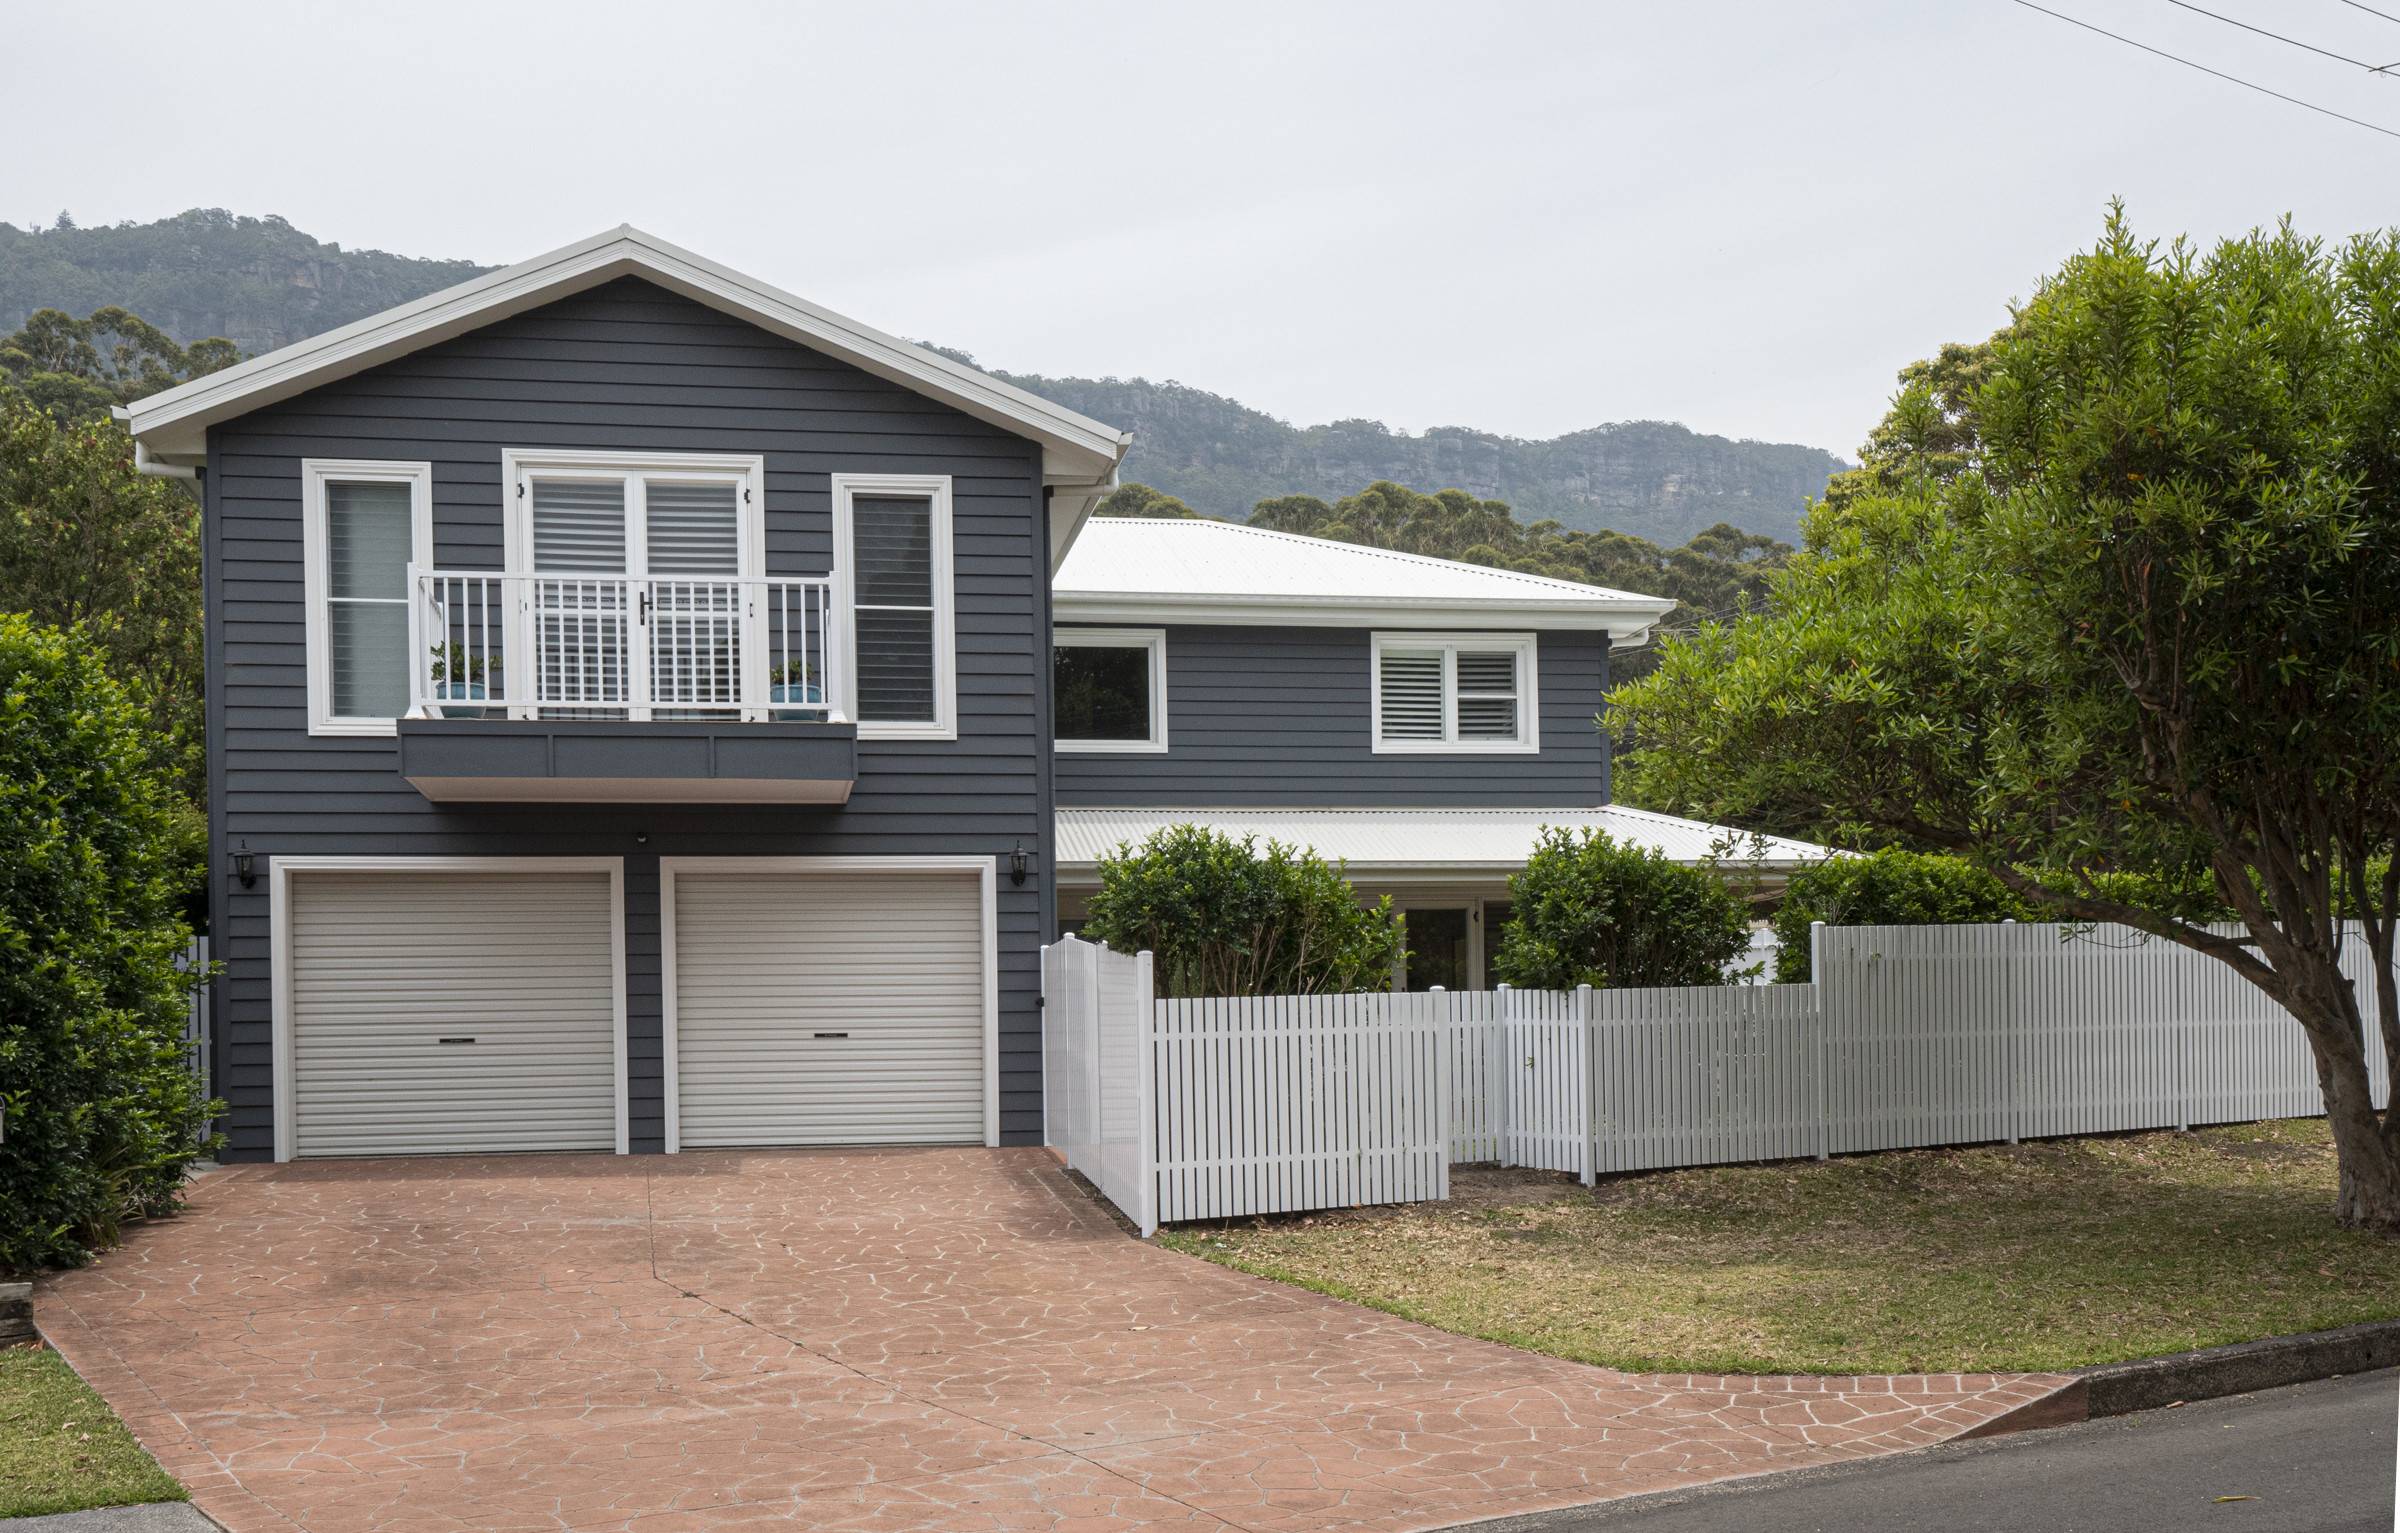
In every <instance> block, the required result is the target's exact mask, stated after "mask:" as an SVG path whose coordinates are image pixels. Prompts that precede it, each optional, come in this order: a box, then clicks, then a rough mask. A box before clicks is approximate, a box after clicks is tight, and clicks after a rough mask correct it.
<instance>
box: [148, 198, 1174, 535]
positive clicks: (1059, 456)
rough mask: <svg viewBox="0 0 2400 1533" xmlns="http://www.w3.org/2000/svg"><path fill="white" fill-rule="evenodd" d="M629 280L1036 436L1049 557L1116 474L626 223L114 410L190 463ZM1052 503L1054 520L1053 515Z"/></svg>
mask: <svg viewBox="0 0 2400 1533" xmlns="http://www.w3.org/2000/svg"><path fill="white" fill-rule="evenodd" d="M628 276H631V277H640V278H642V279H643V280H645V281H648V282H653V283H656V284H657V285H658V286H660V287H662V288H665V289H667V290H668V291H669V292H673V293H680V294H682V295H683V296H684V297H686V298H690V299H692V300H693V301H695V302H698V303H703V304H706V305H708V306H709V307H710V308H712V309H716V310H718V311H720V312H722V313H726V314H731V315H733V316H735V317H736V318H739V319H745V320H748V321H749V322H750V323H752V324H754V325H757V326H758V327H759V328H760V329H762V330H766V331H769V332H772V333H773V334H776V335H780V336H782V337H784V338H785V339H787V340H791V341H797V342H799V343H800V344H801V345H804V346H808V347H810V348H812V349H814V350H817V351H821V352H824V353H826V354H827V355H830V356H835V357H839V358H841V359H842V360H843V361H845V362H849V363H851V364H852V365H854V366H856V367H859V368H861V369H863V370H865V371H867V372H870V373H873V374H874V375H875V376H877V377H879V378H883V379H887V380H889V381H890V382H893V383H897V384H899V385H900V386H901V387H903V388H908V389H913V390H915V391H916V392H917V393H920V394H923V395H926V396H928V397H930V398H934V399H938V400H941V401H942V402H943V403H945V404H948V405H952V406H954V407H956V408H957V409H959V410H962V411H964V412H965V413H967V414H969V415H972V416H974V417H975V418H976V419H978V420H981V421H986V422H989V423H990V424H992V425H995V426H998V427H1001V428H1002V429H1004V430H1007V431H1011V432H1014V433H1015V434H1017V435H1019V436H1024V437H1029V438H1031V439H1033V440H1034V441H1037V442H1039V443H1041V444H1042V449H1043V452H1042V466H1043V478H1044V480H1045V481H1046V482H1047V483H1049V484H1051V485H1053V486H1055V487H1057V490H1056V493H1055V494H1054V496H1053V507H1054V515H1053V518H1052V544H1053V548H1052V555H1053V558H1052V563H1053V565H1055V564H1056V562H1057V559H1058V558H1059V557H1061V556H1063V554H1064V552H1065V548H1066V545H1067V544H1068V543H1070V542H1072V541H1073V537H1074V530H1075V528H1076V526H1077V525H1078V524H1079V523H1080V521H1081V519H1082V517H1083V515H1084V513H1085V512H1086V511H1088V510H1089V508H1090V505H1091V503H1092V502H1093V501H1094V500H1096V499H1097V498H1098V496H1099V495H1100V494H1102V493H1105V492H1106V490H1107V489H1108V487H1109V486H1110V485H1112V484H1113V483H1114V482H1115V477H1116V468H1117V464H1118V463H1119V462H1120V461H1121V460H1122V459H1123V458H1124V456H1125V451H1126V449H1127V447H1128V446H1130V445H1131V443H1132V440H1133V438H1132V436H1131V435H1130V434H1129V433H1127V432H1123V431H1119V430H1118V429H1117V428H1115V427H1114V426H1107V425H1103V424H1102V423H1100V422H1099V421H1096V420H1093V419H1092V418H1091V417H1089V416H1087V415H1079V414H1077V413H1076V412H1075V411H1073V410H1070V409H1067V408H1066V407H1065V406H1063V405H1057V404H1052V403H1051V402H1050V401H1049V400H1046V399H1043V398H1040V397H1039V396H1037V395H1033V394H1029V393H1027V392H1025V390H1023V389H1020V388H1018V387H1017V386H1016V385H1015V384H1012V383H1006V382H1003V381H1002V380H1000V379H998V378H994V377H992V376H991V375H990V374H988V373H982V372H978V371H977V370H975V369H974V368H972V367H968V366H966V365H965V364H963V363H959V362H953V361H952V360H950V359H949V358H948V357H945V356H943V355H941V354H940V353H939V352H935V351H931V350H928V349H927V348H925V347H923V346H918V345H913V344H911V343H910V342H908V341H904V340H901V339H900V338H898V337H897V336H892V335H887V334H885V333H884V332H883V331H880V330H877V329H875V328H873V327H872V326H869V325H863V324H861V323H859V322H858V321H857V320H854V319H848V318H845V317H844V316H842V315H839V314H836V313H834V312H833V311H832V310H830V309H823V308H819V307H818V306H817V305H815V304H813V303H810V302H809V301H808V300H806V299H804V298H799V297H795V296H794V295H792V294H790V293H787V292H784V291H782V290H781V289H779V288H776V287H772V286H770V285H768V284H767V283H764V282H761V281H759V280H758V279H756V278H754V277H747V276H744V275H743V274H742V273H740V272H737V271H734V270H733V269H732V268H730V267H726V266H720V265H718V264H717V263H716V262H714V261H711V260H709V259H707V258H706V257H704V256H699V255H695V254H693V253H692V252H691V251H688V250H685V249H683V248H681V247H680V246H677V245H671V244H669V243H668V242H667V241H665V240H662V239H660V238H659V237H658V236H656V235H654V234H646V233H644V232H643V231H641V230H639V229H636V228H634V227H633V226H632V225H631V224H620V225H619V226H617V227H616V228H614V229H611V230H608V231H606V232H604V233H601V234H595V235H593V236H592V237H591V238H589V239H585V240H578V241H576V242H575V243H574V244H572V245H565V246H561V247H560V248H559V249H557V250H553V251H551V252H550V253H548V254H547V255H538V256H535V257H534V258H533V259H532V260H530V261H520V262H518V263H517V264H516V265H514V266H510V267H505V268H503V269H502V270H499V271H496V272H491V273H488V274H487V275H484V276H481V277H477V278H475V279H474V280H473V281H470V282H462V283H460V284H459V285H458V286H456V287H452V288H444V289H443V290H442V291H441V292H438V293H433V294H430V295H428V296H427V297H424V298H420V299H417V300H416V301H415V302H413V303H404V304H401V305H400V306H399V307H397V308H392V309H386V310H384V311H383V312H382V313H380V314H371V315H369V316H368V317H366V318H365V319H362V320H358V321H356V322H355V323H353V324H348V325H344V326H342V327H341V328H340V329H338V330H328V331H327V332H325V333H324V334H323V335H316V336H311V337H309V338H308V339H307V340H304V341H296V342H294V343H293V344H292V345H289V346H285V347H283V348H281V349H279V350H276V351H270V352H268V353H266V354H265V355H263V356H257V357H252V358H251V359H250V360H249V361H247V362H242V363H238V364H236V365H235V366H232V367H229V368H226V369H225V370H224V371H223V372H219V373H211V374H209V375H208V376H207V377H205V378H195V379H193V380H192V381H191V382H189V383H185V384H181V385H178V386H177V387H175V388H171V389H168V390H167V391H166V392H164V393H160V394H153V395H151V396H150V397H148V398H147V399H141V400H136V401H135V402H134V403H133V404H131V405H127V406H124V407H122V408H120V409H119V411H118V415H119V418H121V419H122V420H124V421H125V423H126V425H127V426H128V427H129V428H130V429H131V431H132V432H133V438H134V441H135V442H136V443H138V444H139V445H140V447H141V449H142V452H143V455H144V457H145V458H146V459H147V460H149V461H151V462H154V463H160V464H166V465H190V464H195V463H198V462H200V461H201V460H202V459H203V458H204V457H205V455H206V453H207V450H208V436H207V432H208V428H209V427H210V426H211V425H214V424H215V423H217V422H219V421H225V420H231V419H233V418H234V417H235V416H238V415H242V414H245V413H247V412H249V411H251V410H255V409H257V408H259V407H260V406H261V405H267V404H272V403H274V402H275V401H276V400H279V399H288V398H290V397H291V396H292V395H294V394H298V393H301V392H303V391H304V390H307V389H312V388H315V387H317V386H318V385H319V384H323V383H330V382H332V381H333V380H335V379H337V378H345V377H348V376H349V375H351V374H352V373H358V372H364V371H365V370H367V369H368V368H371V367H375V366H378V365H380V364H382V363H385V362H388V361H391V360H392V359H393V358H395V357H401V356H406V355H407V354H408V353H410V352H412V351H417V350H421V349H422V348H424V347H427V346H431V345H434V344H436V343H438V342H441V341H446V340H449V339H451V338H452V337H454V336H459V335H464V334H466V333H467V332H468V331H470V330H476V329H480V328H482V327H483V326H485V325H489V324H492V323H493V322H495V321H497V320H502V319H506V318H508V317H509V316H510V315H512V314H520V313H523V312H524V311H526V310H528V309H532V308H538V307H539V306H541V305H543V304H546V303H551V302H554V301H556V300H557V299H560V298H564V297H567V296H569V295H571V294H574V293H579V292H582V291H584V290H586V289H588V288H594V287H598V286H600V285H601V284H602V283H604V282H613V281H615V280H616V279H617V278H619V277H628ZM1087 491H1088V492H1090V493H1084V492H1087ZM1062 505H1063V507H1064V514H1057V512H1058V510H1059V508H1060V507H1061V506H1062Z"/></svg>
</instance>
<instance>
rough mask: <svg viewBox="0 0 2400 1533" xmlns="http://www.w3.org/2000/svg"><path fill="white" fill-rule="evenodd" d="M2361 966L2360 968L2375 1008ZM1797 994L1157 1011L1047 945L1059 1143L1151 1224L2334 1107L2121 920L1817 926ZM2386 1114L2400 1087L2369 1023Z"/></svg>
mask: <svg viewBox="0 0 2400 1533" xmlns="http://www.w3.org/2000/svg"><path fill="white" fill-rule="evenodd" d="M2370 964H2371V959H2370V957H2369V955H2368V953H2367V952H2366V947H2365V943H2364V942H2363V941H2361V940H2359V939H2357V938H2355V937H2354V938H2353V939H2352V941H2351V943H2350V945H2349V948H2348V950H2347V956H2346V962H2345V967H2346V968H2347V970H2348V972H2350V973H2351V974H2352V975H2353V976H2355V977H2359V978H2360V980H2361V984H2362V992H2364V993H2362V1001H2363V1002H2364V1003H2365V1004H2366V1006H2367V1009H2369V1010H2370V1012H2371V1010H2372V996H2371V988H2372V987H2371V982H2369V981H2368V979H2367V976H2368V974H2369V968H2370ZM1812 967H1813V970H1814V973H1815V976H1816V977H1815V980H1814V981H1813V982H1812V983H1810V984H1806V985H1733V986H1703V987H1696V988H1692V989H1665V990H1598V991H1595V990H1590V989H1583V990H1576V991H1571V992H1549V991H1521V990H1510V989H1508V988H1506V987H1502V988H1501V989H1498V990H1494V991H1459V992H1450V993H1444V992H1441V991H1433V992H1430V993H1427V994H1417V995H1386V994H1371V995H1334V996H1270V997H1260V998H1245V999H1227V1000H1167V1001H1160V1000H1157V999H1156V998H1155V996H1154V994H1153V989H1152V983H1151V974H1150V961H1149V957H1148V955H1147V954H1143V955H1136V956H1127V955H1125V954H1121V953H1112V952H1110V951H1109V950H1108V949H1106V948H1103V947H1098V946H1095V945H1093V944H1091V943H1087V942H1082V941H1080V940H1077V939H1074V938H1068V939H1065V940H1063V941H1061V942H1058V943H1055V944H1053V945H1052V946H1050V947H1048V948H1046V949H1044V950H1043V955H1042V977H1043V994H1044V1005H1045V1012H1044V1017H1045V1021H1044V1028H1043V1079H1044V1092H1045V1110H1046V1118H1047V1122H1048V1125H1049V1127H1048V1136H1047V1137H1048V1141H1049V1143H1050V1144H1051V1145H1052V1146H1053V1147H1054V1148H1056V1149H1058V1150H1059V1151H1060V1152H1061V1153H1062V1154H1064V1155H1065V1157H1066V1159H1067V1163H1068V1164H1069V1165H1070V1166H1072V1167H1073V1168H1074V1169H1076V1170H1078V1171H1081V1172H1083V1173H1084V1174H1085V1175H1087V1176H1089V1177H1090V1178H1091V1179H1092V1181H1093V1182H1094V1183H1095V1184H1097V1185H1098V1186H1099V1187H1100V1189H1101V1191H1102V1192H1103V1193H1105V1194H1106V1195H1107V1196H1108V1197H1109V1199H1110V1200H1111V1201H1112V1202H1114V1203H1115V1204H1116V1205H1117V1207H1119V1208H1120V1209H1122V1210H1124V1212H1125V1214H1126V1215H1127V1217H1128V1218H1131V1219H1132V1220H1133V1221H1134V1222H1135V1223H1136V1224H1138V1225H1139V1226H1140V1227H1141V1229H1142V1231H1143V1233H1145V1234H1148V1233H1150V1232H1152V1231H1154V1230H1155V1229H1156V1228H1157V1227H1158V1225H1159V1224H1161V1223H1173V1222H1175V1221H1178V1220H1185V1219H1214V1218H1228V1217H1234V1216H1239V1215H1248V1214H1263V1213H1290V1212H1298V1211H1302V1210H1306V1209H1312V1208H1339V1207H1350V1206H1354V1205H1359V1204H1368V1203H1394V1202H1410V1201H1415V1200H1419V1199H1426V1198H1440V1197H1444V1196H1447V1194H1448V1190H1449V1167H1450V1166H1451V1165H1452V1164H1454V1163H1467V1162H1477V1161H1497V1162H1500V1163H1502V1164H1508V1165H1519V1166H1531V1167H1537V1168H1541V1169H1546V1170H1553V1171H1563V1172H1569V1173H1572V1174H1575V1175H1579V1176H1581V1177H1583V1178H1584V1179H1585V1180H1587V1181H1588V1180H1590V1179H1592V1178H1593V1177H1595V1176H1598V1175H1600V1174H1602V1173H1608V1172H1618V1171H1638V1170H1650V1169H1659V1168H1665V1167H1674V1166H1699V1165H1710V1164H1717V1163H1721V1162H1728V1161H1751V1160H1774V1159H1784V1158H1794V1157H1801V1156H1810V1155H1814V1156H1818V1157H1823V1156H1827V1155H1839V1154H1849V1153H1854V1152H1859V1151H1867V1150H1889V1149H1903V1148H1908V1147H1913V1146H1925V1145H1944V1144H1977V1143H1986V1142H1990V1141H1994V1140H2010V1141H2014V1140H2017V1139H2028V1138H2037V1137H2043V1136H2049V1135H2061V1134H2084V1133H2100V1132H2108V1131H2113V1130H2124V1129H2143V1128H2183V1127H2190V1126H2191V1125H2194V1124H2201V1123H2228V1122H2241V1121H2246V1120H2250V1119H2256V1118H2277V1117H2303V1116H2308V1115H2310V1114H2314V1113H2318V1112H2322V1111H2323V1110H2324V1104H2323V1102H2322V1099H2321V1098H2320V1096H2319V1092H2318V1086H2317V1078H2316V1068H2315V1065H2314V1063H2313V1061H2312V1060H2311V1058H2310V1055H2309V1050H2308V1046H2307V1043H2306V1042H2305V1040H2304V1039H2303V1038H2302V1036H2301V1033H2300V1029H2299V1025H2298V1024H2297V1023H2296V1022H2294V1021H2293V1020H2292V1019H2291V1018H2290V1017H2289V1016H2288V1015H2287V1014H2285V1013H2284V1012H2283V1011H2282V1010H2281V1009H2280V1008H2278V1007H2276V1006H2275V1005H2273V1004H2272V1003H2271V1002H2269V1001H2268V1000H2267V999H2266V998H2265V997H2264V996H2262V995H2260V994H2259V993H2258V991H2257V990H2256V989H2255V988H2253V987H2252V986H2250V985H2249V984H2247V983H2246V982H2244V981H2243V980H2241V979H2240V978H2238V977H2237V976H2235V975H2234V973H2233V972H2232V970H2230V969H2228V968H2227V967H2226V966H2225V965H2223V964H2220V963H2217V962H2216V961H2214V960H2213V959H2209V958H2205V957H2202V956H2200V955H2198V954H2195V953H2192V952H2190V951H2189V950H2187V949H2184V948H2181V947H2177V946H2175V945H2173V944H2171V943H2166V942H2161V941H2158V940H2156V939H2153V938H2149V937H2146V936H2143V935H2142V934H2140V933H2137V932H2134V931H2131V930H2128V929H2125V928H2121V927H2101V928H2098V929H2090V928H2076V927H2061V926H2031V925H2017V924H2014V923H2008V924H2002V925H1997V926H1948V927H1909V926H1900V927H1838V928H1837V927H1823V928H1819V929H1818V931H1817V932H1816V936H1815V947H1814V951H1813V957H1812ZM2367 1055H2368V1058H2369V1060H2370V1063H2371V1069H2372V1074H2373V1080H2374V1086H2375V1091H2376V1100H2377V1102H2378V1103H2379V1104H2381V1103H2383V1102H2386V1101H2388V1100H2389V1098H2390V1092H2391V1082H2390V1080H2389V1078H2388V1073H2387V1071H2386V1068H2385V1063H2384V1060H2383V1051H2382V1049H2381V1047H2380V1046H2379V1045H2377V1044H2375V1043H2374V1042H2373V1040H2372V1038H2370V1047H2369V1048H2368V1050H2367Z"/></svg>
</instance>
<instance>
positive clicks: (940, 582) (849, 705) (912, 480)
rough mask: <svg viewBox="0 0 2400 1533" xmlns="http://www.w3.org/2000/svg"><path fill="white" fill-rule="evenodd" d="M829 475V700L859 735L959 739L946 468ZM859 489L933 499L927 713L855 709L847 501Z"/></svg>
mask: <svg viewBox="0 0 2400 1533" xmlns="http://www.w3.org/2000/svg"><path fill="white" fill-rule="evenodd" d="M832 480H833V593H834V594H833V600H834V605H835V607H836V608H838V609H839V610H840V612H841V614H842V663H841V667H840V670H839V674H838V676H837V677H836V682H835V690H836V691H837V692H838V693H839V694H840V695H839V696H838V697H837V698H836V699H835V705H836V706H837V707H839V708H840V709H841V712H842V716H843V717H844V718H849V719H856V720H857V721H858V737H859V738H860V739H861V740H955V739H957V738H958V583H957V577H956V575H955V573H954V569H955V562H956V561H955V560H954V558H953V556H952V552H951V546H950V540H951V517H950V476H949V475H948V474H835V475H833V476H832ZM861 495H865V496H869V497H873V496H878V495H891V496H903V497H911V498H922V499H925V500H928V501H930V502H932V524H931V532H930V537H931V542H932V545H933V547H932V553H933V570H932V585H933V710H934V716H933V717H932V718H931V719H925V720H917V719H908V720H889V719H885V720H868V719H863V718H859V711H858V621H857V618H858V588H857V581H856V578H855V575H854V570H855V568H856V566H857V562H858V561H857V559H856V558H855V557H854V555H853V550H852V542H851V539H852V536H853V533H854V530H855V529H854V521H853V518H854V514H855V513H854V511H853V506H854V504H855V502H856V501H857V499H858V497H859V496H861Z"/></svg>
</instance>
